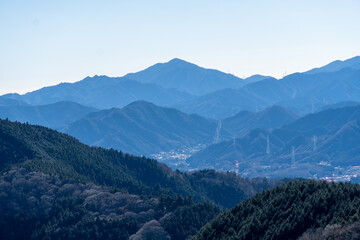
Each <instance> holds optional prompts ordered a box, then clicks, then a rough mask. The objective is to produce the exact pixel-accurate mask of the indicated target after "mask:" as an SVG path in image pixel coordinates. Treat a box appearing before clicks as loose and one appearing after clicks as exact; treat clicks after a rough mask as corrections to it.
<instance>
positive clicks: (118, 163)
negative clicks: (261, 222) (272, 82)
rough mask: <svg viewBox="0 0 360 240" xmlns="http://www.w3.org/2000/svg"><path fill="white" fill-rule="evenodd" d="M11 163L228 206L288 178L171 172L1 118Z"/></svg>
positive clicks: (3, 155) (1, 140) (1, 166)
mask: <svg viewBox="0 0 360 240" xmlns="http://www.w3.org/2000/svg"><path fill="white" fill-rule="evenodd" d="M13 167H22V168H25V169H26V170H28V171H38V172H43V173H46V174H52V175H55V176H58V177H60V178H65V179H72V180H76V181H81V182H93V183H96V184H100V185H107V186H111V187H115V188H117V189H120V190H122V191H125V192H128V193H131V194H140V195H151V196H160V195H161V194H170V195H177V194H180V195H182V196H188V195H191V196H192V197H193V198H194V200H195V201H205V200H208V201H212V202H215V203H217V204H219V205H220V206H224V207H232V206H234V205H235V204H237V203H238V202H240V201H241V200H243V199H245V198H247V197H248V196H251V195H253V194H255V193H256V192H259V191H262V190H263V189H267V188H269V187H273V186H275V185H276V184H280V183H281V182H282V181H286V180H282V181H267V180H263V179H253V180H248V179H242V178H240V177H238V176H236V175H235V174H234V173H219V172H215V171H210V170H209V171H201V172H194V173H183V172H180V171H173V170H171V169H170V168H169V167H167V166H166V165H164V164H161V163H158V162H157V161H155V160H152V159H148V158H145V157H136V156H133V155H129V154H125V153H123V152H119V151H116V150H113V149H110V150H108V149H103V148H99V147H89V146H87V145H85V144H82V143H80V142H79V141H78V140H77V139H75V138H73V137H70V136H68V135H66V134H62V133H59V132H57V131H54V130H51V129H48V128H45V127H41V126H35V125H30V124H21V123H16V122H11V121H7V120H0V171H1V172H6V171H7V170H9V169H11V168H13ZM264 181H265V182H264ZM229 194H231V197H229Z"/></svg>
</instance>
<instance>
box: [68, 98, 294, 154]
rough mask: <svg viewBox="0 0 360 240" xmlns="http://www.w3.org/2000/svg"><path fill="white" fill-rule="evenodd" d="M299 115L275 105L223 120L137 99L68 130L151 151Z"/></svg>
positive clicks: (93, 141) (93, 140) (105, 143)
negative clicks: (190, 113) (189, 113)
mask: <svg viewBox="0 0 360 240" xmlns="http://www.w3.org/2000/svg"><path fill="white" fill-rule="evenodd" d="M297 117H298V116H297V115H296V114H294V113H292V112H291V111H289V110H287V109H285V108H283V107H280V106H273V107H271V108H268V109H265V110H264V111H261V112H258V113H253V112H241V113H239V114H237V115H235V116H233V117H231V118H227V119H223V120H221V121H220V122H219V121H216V120H212V119H206V118H203V117H201V116H199V115H194V114H192V115H188V114H185V113H182V112H180V111H178V110H176V109H171V108H164V107H159V106H156V105H154V104H152V103H149V102H145V101H137V102H134V103H131V104H129V105H127V106H126V107H124V108H122V109H118V108H113V109H109V110H103V111H99V112H95V113H90V114H89V115H88V116H86V117H84V118H82V119H79V120H77V121H76V122H74V123H72V124H70V125H69V126H68V127H67V128H65V129H64V131H65V132H66V133H68V134H70V135H72V136H74V137H76V138H78V139H79V140H80V141H82V142H84V143H86V144H89V145H96V146H102V147H106V148H115V149H119V150H122V151H125V152H129V153H132V154H140V155H149V154H154V153H159V152H167V151H170V150H174V149H185V148H189V147H194V146H197V145H199V144H200V145H209V144H211V143H213V141H220V140H225V139H232V138H233V137H234V136H241V135H243V134H245V133H246V132H248V131H250V130H252V129H255V128H258V127H261V128H268V129H272V128H277V127H280V126H282V125H284V124H287V123H290V122H292V121H294V120H295V119H297ZM219 124H220V125H219Z"/></svg>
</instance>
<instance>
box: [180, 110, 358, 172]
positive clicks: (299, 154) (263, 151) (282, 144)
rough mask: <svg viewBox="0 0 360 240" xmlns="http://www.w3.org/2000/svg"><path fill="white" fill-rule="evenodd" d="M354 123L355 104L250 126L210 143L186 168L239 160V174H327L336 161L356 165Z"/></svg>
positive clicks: (218, 166) (223, 166)
mask: <svg viewBox="0 0 360 240" xmlns="http://www.w3.org/2000/svg"><path fill="white" fill-rule="evenodd" d="M359 124H360V106H359V105H358V106H354V107H345V108H339V109H328V110H324V111H321V112H318V113H314V114H309V115H307V116H305V117H302V118H299V119H298V120H296V121H294V122H293V123H290V124H288V125H284V126H282V127H280V128H278V129H275V130H273V131H268V130H265V129H254V130H252V131H250V132H249V133H247V134H246V135H244V136H242V137H240V138H236V139H234V140H228V141H224V142H220V143H218V144H213V145H210V146H208V147H207V148H206V149H204V150H201V151H199V152H197V153H195V154H194V155H193V156H191V157H190V158H189V159H187V163H188V164H189V168H190V169H197V168H215V169H221V170H224V171H226V170H233V169H234V162H235V160H238V161H239V164H240V170H241V172H242V174H249V176H259V175H260V176H272V177H285V176H302V177H314V174H315V173H316V174H317V175H318V176H326V175H331V174H332V173H333V172H334V171H336V170H335V169H334V167H336V166H340V167H342V168H344V169H346V168H349V167H351V166H354V165H357V164H358V159H359V157H360V146H358V144H357V142H359V141H360V130H359V129H360V125H359ZM292 152H293V156H292ZM319 164H320V165H319ZM349 174H350V173H349Z"/></svg>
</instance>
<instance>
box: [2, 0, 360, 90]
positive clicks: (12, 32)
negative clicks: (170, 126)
mask: <svg viewBox="0 0 360 240" xmlns="http://www.w3.org/2000/svg"><path fill="white" fill-rule="evenodd" d="M359 13H360V1H358V0H338V1H333V0H326V1H323V0H316V1H314V0H311V1H310V0H301V1H300V0H293V1H288V0H283V1H277V0H267V1H265V0H263V1H257V0H252V1H250V0H249V1H243V0H206V1H203V0H192V1H189V0H171V1H170V0H152V1H149V0H143V1H141V0H117V1H110V0H102V1H100V0H98V1H91V0H86V1H83V0H72V1H68V0H61V1H60V0H57V1H56V0H53V1H50V0H46V1H37V0H32V1H28V0H22V1H20V0H11V1H9V0H0V95H1V94H5V93H10V92H17V93H25V92H29V91H33V90H36V89H39V88H41V87H44V86H50V85H55V84H58V83H60V82H76V81H79V80H81V79H83V78H85V77H86V76H93V75H108V76H113V77H116V76H123V75H125V74H126V73H129V72H137V71H140V70H143V69H145V68H147V67H149V66H151V65H153V64H155V63H158V62H167V61H169V60H171V59H173V58H181V59H183V60H186V61H189V62H192V63H195V64H197V65H199V66H201V67H206V68H214V69H218V70H220V71H224V72H227V73H232V74H234V75H236V76H238V77H242V78H243V77H248V76H251V75H253V74H263V75H270V76H274V77H277V78H281V77H282V76H284V75H286V74H290V73H293V72H302V71H306V70H309V69H311V68H314V67H319V66H322V65H325V64H327V63H329V62H331V61H334V60H337V59H340V60H345V59H348V58H351V57H354V56H358V55H360V14H359Z"/></svg>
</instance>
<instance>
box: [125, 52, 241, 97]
mask: <svg viewBox="0 0 360 240" xmlns="http://www.w3.org/2000/svg"><path fill="white" fill-rule="evenodd" d="M125 77H126V78H129V79H133V80H136V81H139V82H143V83H153V84H157V85H159V86H162V87H164V88H167V89H177V90H179V91H184V92H187V93H190V94H193V95H203V94H206V93H210V92H214V91H217V90H221V89H225V88H238V87H240V86H243V85H245V84H246V83H247V82H246V81H244V80H243V79H241V78H238V77H236V76H234V75H231V74H226V73H223V72H220V71H218V70H214V69H205V68H202V67H199V66H197V65H195V64H193V63H189V62H186V61H184V60H181V59H178V58H174V59H172V60H171V61H169V62H167V63H158V64H155V65H153V66H151V67H149V68H147V69H145V70H143V71H140V72H137V73H129V74H127V75H125Z"/></svg>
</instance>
